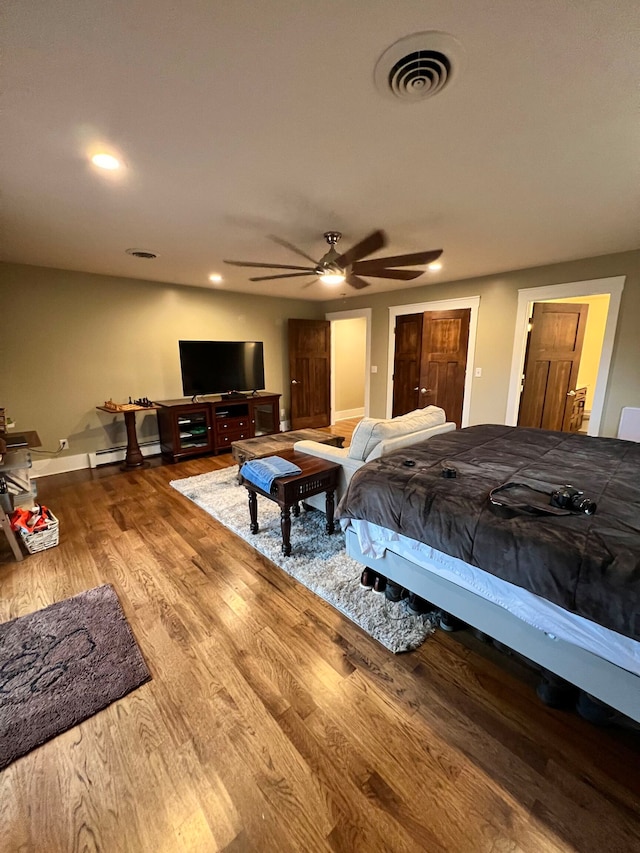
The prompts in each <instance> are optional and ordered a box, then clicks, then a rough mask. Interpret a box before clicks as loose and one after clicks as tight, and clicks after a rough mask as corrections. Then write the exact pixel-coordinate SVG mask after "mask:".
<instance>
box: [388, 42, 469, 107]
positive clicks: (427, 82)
mask: <svg viewBox="0 0 640 853" xmlns="http://www.w3.org/2000/svg"><path fill="white" fill-rule="evenodd" d="M463 60H464V50H463V48H462V45H461V44H460V42H459V41H458V40H457V39H455V38H454V37H453V36H450V35H449V34H448V33H441V32H437V31H435V30H432V31H429V32H424V33H414V34H413V35H410V36H405V37H404V38H402V39H400V40H399V41H397V42H395V43H394V44H392V45H391V46H390V47H388V48H387V49H386V50H385V52H384V53H383V54H382V56H381V57H380V59H379V60H378V61H377V63H376V67H375V71H374V80H375V84H376V86H377V88H378V91H379V92H381V93H382V94H383V95H386V96H388V97H393V98H400V100H402V101H406V102H409V103H411V102H415V101H423V100H425V98H431V97H433V95H436V94H437V93H438V92H441V91H442V90H443V89H444V87H445V86H448V85H449V84H450V83H451V81H452V80H453V79H454V78H455V77H456V76H457V75H458V74H459V73H460V71H461V70H462V65H463Z"/></svg>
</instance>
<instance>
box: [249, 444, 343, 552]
mask: <svg viewBox="0 0 640 853" xmlns="http://www.w3.org/2000/svg"><path fill="white" fill-rule="evenodd" d="M278 456H281V457H282V458H283V459H287V460H289V462H293V463H294V464H295V465H297V466H298V467H299V468H301V469H302V470H301V472H300V473H299V474H291V475H290V476H288V477H277V478H276V479H275V480H274V481H273V485H272V486H271V492H270V493H269V492H265V491H264V490H263V489H261V488H260V487H259V486H256V485H254V484H253V483H251V482H250V481H249V480H246V479H245V478H244V477H241V478H240V482H241V484H242V485H243V486H244V487H245V488H246V490H247V491H248V493H249V519H250V529H251V532H252V533H257V532H258V530H259V527H258V498H257V496H258V495H262V497H264V498H267V499H268V500H270V501H274V503H277V504H278V506H279V507H280V529H281V530H282V553H283V554H284V556H285V557H288V556H290V554H291V511H292V510H293V514H294V516H296V517H297V516H298V515H300V501H304V500H305V498H309V497H311V495H317V494H320V493H321V492H326V495H327V497H326V508H327V524H326V528H325V529H326V531H327V533H329V534H331V533H333V531H334V529H335V528H334V524H333V513H334V509H335V491H336V487H337V485H338V475H339V473H340V465H338V464H336V463H335V462H327V461H326V460H325V459H318V458H317V457H316V456H309V455H308V454H307V453H300V452H298V451H296V450H284V451H282V452H281V453H279V454H278Z"/></svg>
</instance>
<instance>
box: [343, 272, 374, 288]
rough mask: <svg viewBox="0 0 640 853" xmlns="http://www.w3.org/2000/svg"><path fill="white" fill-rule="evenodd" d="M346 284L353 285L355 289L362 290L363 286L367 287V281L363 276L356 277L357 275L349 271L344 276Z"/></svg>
mask: <svg viewBox="0 0 640 853" xmlns="http://www.w3.org/2000/svg"><path fill="white" fill-rule="evenodd" d="M346 281H347V284H350V285H351V287H355V288H356V290H362V288H363V287H369V282H368V281H365V280H364V279H363V278H358V276H357V275H354V274H353V273H349V274H348V275H347V278H346Z"/></svg>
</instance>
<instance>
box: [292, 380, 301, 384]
mask: <svg viewBox="0 0 640 853" xmlns="http://www.w3.org/2000/svg"><path fill="white" fill-rule="evenodd" d="M291 384H292V385H299V384H300V383H299V382H298V380H297V379H292V380H291Z"/></svg>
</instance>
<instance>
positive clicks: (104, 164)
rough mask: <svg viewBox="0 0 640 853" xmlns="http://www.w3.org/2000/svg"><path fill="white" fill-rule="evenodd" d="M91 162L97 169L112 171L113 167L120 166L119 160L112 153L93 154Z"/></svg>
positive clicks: (117, 167)
mask: <svg viewBox="0 0 640 853" xmlns="http://www.w3.org/2000/svg"><path fill="white" fill-rule="evenodd" d="M91 162H92V163H93V165H94V166H97V167H98V168H99V169H108V170H109V171H111V172H112V171H114V169H119V168H120V161H119V160H118V158H117V157H114V156H113V155H112V154H104V153H101V154H94V155H93V157H92V158H91Z"/></svg>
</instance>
